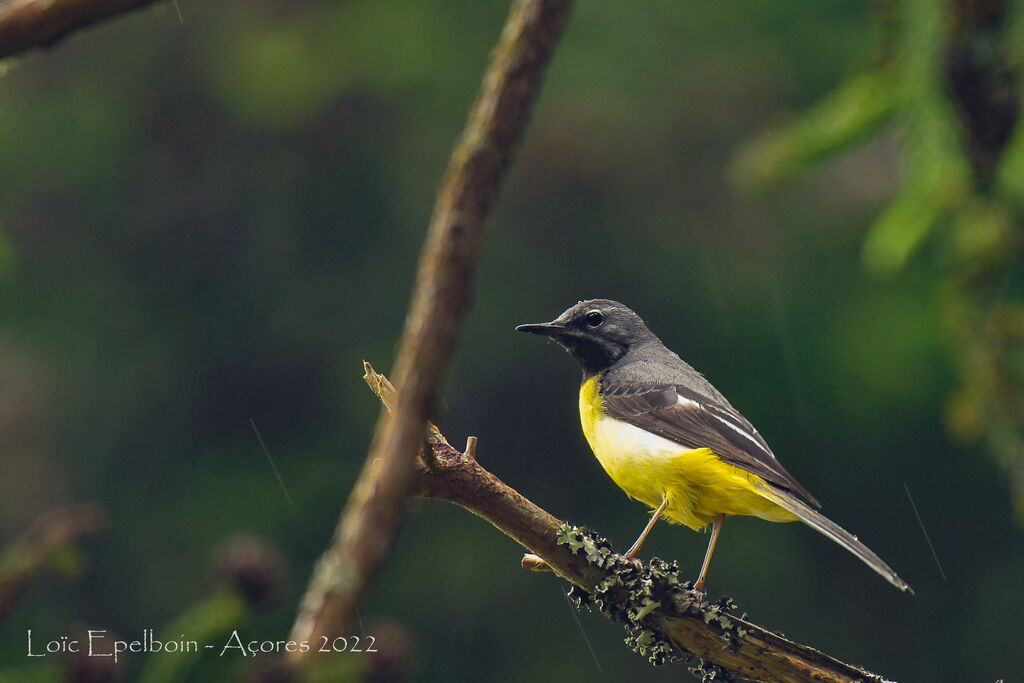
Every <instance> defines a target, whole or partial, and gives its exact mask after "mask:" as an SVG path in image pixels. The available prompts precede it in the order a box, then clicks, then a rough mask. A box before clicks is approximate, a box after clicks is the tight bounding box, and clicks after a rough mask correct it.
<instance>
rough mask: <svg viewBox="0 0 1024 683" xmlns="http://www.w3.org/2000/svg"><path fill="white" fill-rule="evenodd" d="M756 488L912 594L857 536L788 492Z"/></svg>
mask: <svg viewBox="0 0 1024 683" xmlns="http://www.w3.org/2000/svg"><path fill="white" fill-rule="evenodd" d="M755 488H756V490H757V492H758V493H759V494H761V495H762V496H764V497H765V498H767V499H768V500H770V501H772V502H773V503H775V504H776V505H778V506H779V507H781V508H783V509H785V510H789V511H790V512H792V513H793V514H794V515H796V516H797V517H799V518H800V520H801V521H803V523H804V524H806V525H807V526H809V527H812V528H814V529H817V530H818V531H820V532H821V533H823V534H824V535H826V536H828V537H829V538H831V539H832V540H833V541H835V542H836V543H838V544H839V545H841V546H843V547H844V548H846V549H847V550H849V551H850V552H851V553H853V554H854V555H856V556H857V557H859V558H860V559H861V560H863V562H864V564H866V565H867V566H869V567H871V568H872V569H874V570H875V571H876V572H878V573H879V574H880V575H881V576H882V577H884V578H885V580H886V581H888V582H889V583H891V584H892V585H894V586H896V587H897V588H899V589H900V590H901V591H907V592H908V593H910V594H911V595H913V594H914V591H913V589H911V587H910V586H908V585H907V582H906V581H904V580H903V579H901V578H900V577H899V576H897V575H896V572H894V571H893V570H892V567H890V566H889V565H887V564H886V563H885V562H883V561H882V558H880V557H879V556H878V555H875V553H874V552H872V551H871V549H870V548H868V547H867V546H866V545H864V544H863V543H861V542H860V541H858V540H857V537H856V536H854V535H853V534H851V533H850V532H849V531H847V530H846V529H844V528H842V527H841V526H839V525H838V524H836V523H835V522H833V521H832V520H831V519H829V518H827V517H825V516H824V515H821V514H819V513H817V512H815V511H814V510H812V509H811V508H809V507H808V506H807V505H805V504H804V503H803V501H801V500H800V499H799V498H797V497H796V496H795V495H793V494H792V493H790V492H789V491H784V490H781V489H778V488H775V487H774V486H772V485H770V484H767V483H765V484H760V483H759V484H756V485H755Z"/></svg>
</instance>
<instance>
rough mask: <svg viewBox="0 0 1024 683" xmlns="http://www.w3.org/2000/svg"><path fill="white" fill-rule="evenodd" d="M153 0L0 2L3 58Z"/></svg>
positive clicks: (0, 51)
mask: <svg viewBox="0 0 1024 683" xmlns="http://www.w3.org/2000/svg"><path fill="white" fill-rule="evenodd" d="M153 2H154V0H7V1H6V2H0V58H3V57H10V56H11V55H16V54H18V53H19V52H24V51H26V50H30V49H32V48H34V47H48V46H50V45H53V44H54V43H56V42H57V41H58V40H60V39H62V38H64V37H65V36H67V35H68V34H69V33H71V32H73V31H76V30H78V29H80V28H84V27H86V26H90V25H92V24H95V23H97V22H100V21H103V20H104V19H109V18H110V17H113V16H116V15H118V14H124V13H125V12H129V11H131V10H134V9H138V8H139V7H144V6H145V5H149V4H152V3H153Z"/></svg>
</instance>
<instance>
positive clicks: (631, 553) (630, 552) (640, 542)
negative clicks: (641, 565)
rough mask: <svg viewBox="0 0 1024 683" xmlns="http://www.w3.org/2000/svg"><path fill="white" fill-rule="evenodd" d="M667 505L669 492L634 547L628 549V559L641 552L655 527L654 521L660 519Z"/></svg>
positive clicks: (626, 555)
mask: <svg viewBox="0 0 1024 683" xmlns="http://www.w3.org/2000/svg"><path fill="white" fill-rule="evenodd" d="M667 507H668V493H666V494H665V498H664V500H662V501H661V505H659V506H658V509H657V510H655V511H654V514H653V515H651V521H649V522H647V526H645V527H644V530H643V531H642V532H641V533H640V538H638V539H636V543H634V544H633V547H631V548H630V549H629V550H627V551H626V554H625V555H624V557H625V558H626V559H627V560H635V559H636V556H637V555H639V554H640V546H642V545H643V544H644V540H645V539H646V538H647V534H649V533H651V529H653V528H654V523H655V522H657V521H658V518H660V517H661V514H662V513H663V512H665V508H667Z"/></svg>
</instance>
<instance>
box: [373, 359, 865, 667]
mask: <svg viewBox="0 0 1024 683" xmlns="http://www.w3.org/2000/svg"><path fill="white" fill-rule="evenodd" d="M364 368H365V370H366V381H367V383H368V384H369V385H370V388H371V389H373V391H374V393H376V394H377V395H378V396H379V397H380V398H381V400H382V401H383V402H384V403H385V405H389V404H391V403H392V402H393V397H392V393H391V392H392V391H393V390H391V389H390V388H389V387H390V384H389V383H388V381H387V379H386V378H384V376H383V375H380V374H379V373H377V372H375V371H374V370H373V368H372V367H370V365H369V364H364ZM429 429H430V432H429V435H428V438H427V443H428V445H429V448H430V451H431V453H430V456H431V457H429V458H425V459H422V460H417V461H416V467H415V488H414V491H415V493H416V495H418V496H421V497H424V498H437V499H440V500H446V501H448V502H451V503H455V504H457V505H460V506H462V507H463V508H465V509H467V510H469V511H470V512H472V513H473V514H475V515H477V516H479V517H482V518H483V519H486V520H487V521H488V522H490V523H491V524H493V525H494V526H495V527H496V528H497V529H498V530H499V531H501V532H502V533H504V534H506V535H507V536H509V537H511V538H513V539H515V540H516V541H518V542H519V543H520V544H521V545H522V546H523V547H524V548H526V549H527V550H529V551H530V552H531V553H533V554H536V555H537V556H539V557H540V558H541V559H543V560H544V562H545V563H546V564H547V565H548V566H549V567H550V568H551V570H552V571H554V572H555V573H556V574H558V575H559V576H561V577H562V578H564V579H565V580H567V581H569V583H571V584H573V586H574V587H575V588H574V593H575V594H576V597H577V598H578V599H579V600H580V602H582V603H584V604H589V605H591V606H594V607H596V608H598V609H600V611H601V612H602V613H603V614H605V615H606V616H607V617H609V618H610V619H614V620H617V621H621V622H624V623H625V624H626V627H627V629H628V630H629V637H628V638H627V642H628V643H629V644H630V645H632V646H633V647H634V648H635V649H636V650H638V651H639V652H640V653H642V654H644V655H646V656H647V657H648V658H649V659H651V660H652V661H654V662H658V663H661V662H665V661H675V660H677V659H686V658H687V657H696V658H699V659H700V660H702V661H700V662H699V663H697V664H696V667H699V668H701V669H703V670H705V671H707V670H709V669H713V668H715V667H718V668H720V669H723V670H725V672H726V673H729V674H731V675H734V676H738V677H740V678H744V679H748V680H753V681H794V682H795V681H809V680H813V681H823V682H825V681H831V682H840V681H841V682H843V683H850V682H852V681H865V682H867V681H881V680H883V679H882V678H881V677H880V676H877V675H875V674H872V673H869V672H867V671H864V670H862V669H859V668H857V667H855V666H851V665H849V664H845V663H843V662H841V661H839V660H837V659H835V658H833V657H830V656H829V655H826V654H824V653H822V652H819V651H818V650H815V649H814V648H811V647H808V646H806V645H801V644H799V643H795V642H793V641H791V640H787V639H786V638H783V637H782V636H779V635H777V634H775V633H772V632H771V631H768V630H767V629H764V628H762V627H761V626H758V625H756V624H753V623H751V622H750V621H747V620H745V619H741V618H739V617H737V616H735V615H734V614H732V613H731V612H730V611H729V610H730V609H731V608H732V607H734V606H733V605H732V604H731V602H730V601H728V600H724V601H719V602H717V603H711V604H706V603H705V604H701V602H700V594H698V593H695V592H694V591H693V590H691V588H690V585H689V582H688V581H684V580H682V579H681V578H680V577H679V570H678V567H677V566H676V565H675V564H674V563H673V564H672V565H669V564H667V563H665V562H663V561H661V560H658V559H657V558H655V559H654V560H652V561H651V562H650V563H649V564H646V565H637V564H635V563H633V562H630V561H628V560H626V559H625V558H623V557H622V556H621V555H618V554H616V553H614V552H612V550H611V546H610V545H609V544H608V542H607V541H605V540H604V539H601V538H600V537H598V536H596V535H594V534H591V533H589V532H587V531H586V530H583V529H580V528H577V527H572V526H569V525H567V524H566V523H565V522H563V521H562V520H560V519H558V518H556V517H554V516H552V515H550V514H548V513H547V512H545V511H544V510H542V509H541V508H539V507H537V506H536V505H534V504H533V503H532V502H530V501H529V500H527V499H526V498H524V497H523V496H522V495H520V494H519V493H518V492H517V491H516V490H515V489H513V488H511V487H510V486H508V485H507V484H505V483H504V482H502V481H501V480H500V479H498V478H497V477H495V476H494V475H493V474H491V473H490V472H488V471H487V470H486V469H484V468H483V467H481V466H480V464H479V463H478V462H477V461H476V459H475V458H473V457H470V456H469V454H467V453H463V452H460V451H459V450H458V449H456V448H454V447H453V446H452V445H451V444H449V443H448V441H447V440H446V439H445V438H444V436H442V435H441V433H440V432H439V431H438V430H437V428H436V427H434V426H433V425H431V426H430V427H429ZM426 461H429V462H430V464H429V465H428V464H427V462H426ZM579 590H582V591H583V593H582V594H580V593H579ZM696 667H695V668H696Z"/></svg>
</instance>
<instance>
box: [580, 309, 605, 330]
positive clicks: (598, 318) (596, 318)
mask: <svg viewBox="0 0 1024 683" xmlns="http://www.w3.org/2000/svg"><path fill="white" fill-rule="evenodd" d="M583 319H584V320H586V321H587V325H589V326H590V327H601V323H603V322H604V313H602V312H601V311H590V312H589V313H587V315H586V316H585V317H584V318H583Z"/></svg>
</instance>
